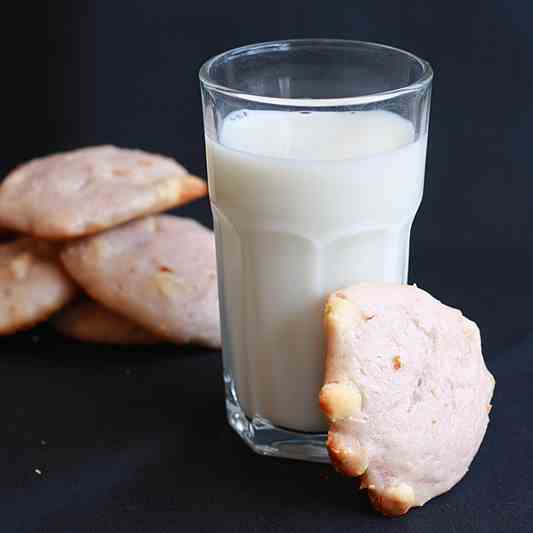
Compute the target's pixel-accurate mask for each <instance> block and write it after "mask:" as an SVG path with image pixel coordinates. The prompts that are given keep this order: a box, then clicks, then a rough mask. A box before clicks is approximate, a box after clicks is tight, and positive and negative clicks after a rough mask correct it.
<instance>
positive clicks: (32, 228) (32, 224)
mask: <svg viewBox="0 0 533 533" xmlns="http://www.w3.org/2000/svg"><path fill="white" fill-rule="evenodd" d="M206 194H207V185H206V183H205V182H204V181H203V180H201V179H200V178H196V177H194V176H191V175H189V174H188V173H187V171H186V170H185V169H184V168H183V167H182V166H180V165H179V164H178V163H176V162H175V161H174V160H172V159H170V158H168V157H163V156H161V155H155V154H150V153H147V152H143V151H141V150H128V149H123V148H116V147H114V146H95V147H90V148H82V149H80V150H75V151H72V152H65V153H60V154H56V155H51V156H48V157H43V158H40V159H34V160H33V161H30V162H28V163H26V164H24V165H21V166H19V167H18V168H16V169H15V170H13V171H12V172H11V173H10V174H9V175H8V176H7V177H6V179H5V180H4V182H3V183H2V185H0V225H4V226H6V227H8V228H11V229H13V230H17V231H20V232H23V233H29V234H31V235H33V236H35V237H40V238H43V239H49V240H54V239H66V238H72V237H80V236H83V235H89V234H93V233H97V232H99V231H102V230H103V229H106V228H110V227H113V226H116V225H118V224H121V223H124V222H127V221H129V220H132V219H135V218H139V217H141V216H144V215H148V214H151V213H158V212H160V211H164V210H166V209H169V208H172V207H176V206H179V205H183V204H185V203H187V202H190V201H192V200H194V199H196V198H200V197H202V196H205V195H206Z"/></svg>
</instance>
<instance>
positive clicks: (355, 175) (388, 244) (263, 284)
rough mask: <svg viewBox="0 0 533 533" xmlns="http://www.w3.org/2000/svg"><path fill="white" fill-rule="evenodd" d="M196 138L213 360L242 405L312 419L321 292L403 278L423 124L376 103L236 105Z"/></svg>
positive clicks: (321, 423) (303, 423)
mask: <svg viewBox="0 0 533 533" xmlns="http://www.w3.org/2000/svg"><path fill="white" fill-rule="evenodd" d="M206 142H207V162H208V171H209V188H210V198H211V204H212V208H213V216H214V224H215V235H216V244H217V263H218V270H219V272H218V280H219V286H220V296H221V298H220V302H221V318H222V335H223V343H224V364H225V370H226V372H227V373H228V374H230V375H232V379H233V381H234V385H235V388H236V393H237V396H238V400H239V403H240V405H241V407H242V409H243V410H244V412H245V413H246V415H247V416H248V417H250V418H252V417H254V416H260V417H263V418H265V419H267V420H268V421H269V422H270V423H272V424H274V425H276V426H280V427H284V428H288V429H292V430H297V431H308V432H319V431H324V430H325V429H326V424H325V420H324V418H323V416H322V414H321V412H320V410H319V406H318V392H319V390H320V386H321V384H322V379H323V361H324V346H325V342H324V333H323V320H322V312H323V305H324V301H325V297H326V296H327V295H328V294H329V293H330V292H332V291H335V290H336V289H339V288H342V287H345V286H347V285H350V284H352V283H355V282H357V281H361V280H384V281H395V282H405V281H406V277H407V265H408V255H409V232H410V228H411V223H412V221H413V217H414V216H415V214H416V211H417V209H418V206H419V204H420V200H421V197H422V189H423V178H424V162H425V150H426V137H425V136H423V137H421V138H419V139H418V140H415V132H414V127H413V125H412V124H411V122H409V121H407V120H406V119H404V118H402V117H400V116H399V115H396V114H394V113H391V112H388V111H358V112H328V111H316V112H312V113H300V112H287V111H239V112H234V113H232V114H230V115H228V116H227V117H226V118H225V119H224V122H223V124H222V125H221V128H220V134H219V142H217V141H215V140H213V139H209V138H208V139H207V141H206Z"/></svg>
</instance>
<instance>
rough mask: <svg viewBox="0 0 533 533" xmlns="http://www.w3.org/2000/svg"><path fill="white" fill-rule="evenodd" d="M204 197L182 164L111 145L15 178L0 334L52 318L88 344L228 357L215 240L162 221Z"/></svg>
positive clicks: (5, 204)
mask: <svg viewBox="0 0 533 533" xmlns="http://www.w3.org/2000/svg"><path fill="white" fill-rule="evenodd" d="M206 194H207V186H206V184H205V182H204V181H203V180H201V179H199V178H197V177H195V176H191V175H190V174H189V173H188V172H187V171H186V170H185V169H184V168H183V167H182V166H181V165H179V164H178V163H176V162H175V161H174V160H172V159H169V158H167V157H163V156H160V155H155V154H150V153H147V152H144V151H140V150H128V149H121V148H116V147H113V146H98V147H91V148H83V149H80V150H75V151H72V152H67V153H62V154H57V155H52V156H49V157H45V158H41V159H35V160H33V161H30V162H29V163H26V164H24V165H22V166H20V167H18V168H16V169H15V170H14V171H13V172H11V173H10V174H9V175H8V176H7V177H6V178H5V180H4V181H3V182H2V183H1V185H0V227H1V228H2V229H1V230H0V240H1V241H2V242H0V335H8V334H11V333H15V332H17V331H21V330H24V329H28V328H30V327H32V326H34V325H35V324H38V323H40V322H43V321H45V320H47V319H48V318H50V317H52V320H51V322H52V324H53V325H54V326H55V327H56V328H57V329H58V330H59V331H60V332H62V333H63V334H65V335H68V336H71V337H74V338H77V339H81V340H84V341H91V342H105V343H118V344H146V343H157V342H164V341H171V342H176V343H190V342H197V343H201V344H203V345H206V346H209V347H214V348H218V347H220V324H219V316H218V297H217V281H216V261H215V247H214V239H213V234H212V232H211V231H209V230H207V229H206V228H204V227H203V226H201V225H200V224H198V223H197V222H195V221H193V220H190V219H185V218H179V217H175V216H171V215H164V214H159V213H161V212H162V211H165V210H167V209H171V208H175V207H178V206H181V205H184V204H186V203H188V202H191V201H193V200H195V199H197V198H201V197H203V196H205V195H206Z"/></svg>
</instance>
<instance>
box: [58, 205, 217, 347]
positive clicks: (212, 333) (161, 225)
mask: <svg viewBox="0 0 533 533" xmlns="http://www.w3.org/2000/svg"><path fill="white" fill-rule="evenodd" d="M61 259H62V261H63V264H64V265H65V267H66V269H67V270H68V272H69V273H70V274H71V276H72V277H73V278H74V279H75V280H76V281H77V282H78V283H79V284H80V285H81V286H82V287H83V288H84V289H85V291H86V292H87V293H88V294H90V295H91V296H92V298H93V299H94V300H96V301H98V302H100V303H102V304H103V305H104V306H105V307H107V308H109V309H112V310H113V311H115V312H116V313H118V314H120V315H121V316H124V317H127V318H129V319H130V320H131V321H132V322H135V323H136V324H140V325H141V326H143V327H144V328H145V329H146V330H148V331H150V332H152V334H154V335H155V336H157V337H159V338H163V339H166V340H170V341H173V342H176V343H178V344H183V343H190V342H195V343H199V344H203V345H205V346H209V347H213V348H219V347H220V344H221V341H220V321H219V312H218V289H217V277H216V259H215V242H214V236H213V233H212V232H211V231H209V230H208V229H206V228H204V227H203V226H202V225H200V224H198V222H195V221H194V220H190V219H186V218H178V217H174V216H171V215H159V216H153V217H147V218H145V219H142V220H137V221H134V222H130V223H129V224H125V225H123V226H120V227H118V228H114V229H112V230H109V231H106V232H104V233H101V234H99V235H95V236H92V237H86V238H84V239H81V240H78V241H75V242H72V243H68V244H67V245H66V246H65V248H64V249H63V252H62V254H61Z"/></svg>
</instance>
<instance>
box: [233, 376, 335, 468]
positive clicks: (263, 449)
mask: <svg viewBox="0 0 533 533" xmlns="http://www.w3.org/2000/svg"><path fill="white" fill-rule="evenodd" d="M225 381H226V412H227V417H228V422H229V425H230V426H231V427H232V428H233V429H234V430H235V431H236V433H237V434H238V435H239V437H241V439H242V440H243V441H244V442H245V443H246V444H247V445H248V446H249V447H250V448H251V449H252V450H253V451H254V452H255V453H258V454H259V455H269V456H271V457H283V458H286V459H299V460H300V461H312V462H315V463H329V462H330V461H329V456H328V452H327V448H326V440H327V436H328V435H327V433H304V432H300V431H291V430H289V429H285V428H281V427H278V426H275V425H274V424H272V423H271V422H270V421H269V420H267V419H266V418H262V417H260V416H254V417H253V418H249V417H248V416H246V414H245V413H244V411H243V410H242V408H241V406H240V405H239V402H238V400H237V396H236V394H235V388H234V386H233V383H232V382H231V378H229V376H227V375H226V376H225Z"/></svg>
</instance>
